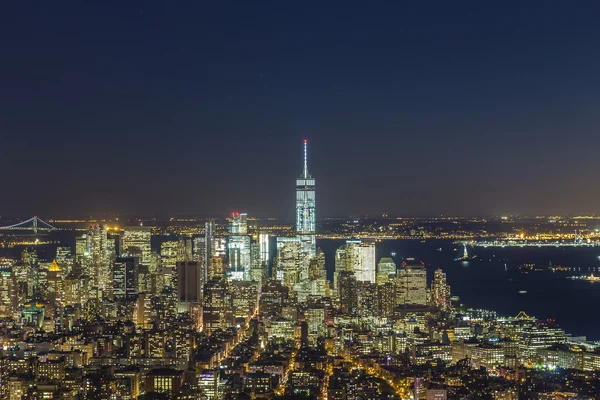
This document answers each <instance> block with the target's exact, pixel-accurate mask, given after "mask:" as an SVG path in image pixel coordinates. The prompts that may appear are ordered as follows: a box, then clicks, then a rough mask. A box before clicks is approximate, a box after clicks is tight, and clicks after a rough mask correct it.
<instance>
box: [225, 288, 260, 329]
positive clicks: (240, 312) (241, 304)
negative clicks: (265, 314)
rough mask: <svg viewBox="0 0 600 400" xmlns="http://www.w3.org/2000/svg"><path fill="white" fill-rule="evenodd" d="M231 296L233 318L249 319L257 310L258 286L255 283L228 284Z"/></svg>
mask: <svg viewBox="0 0 600 400" xmlns="http://www.w3.org/2000/svg"><path fill="white" fill-rule="evenodd" d="M230 285H231V289H232V290H231V292H232V294H233V313H234V316H235V318H236V319H237V318H243V319H246V320H248V319H250V317H251V316H252V314H254V310H256V309H257V308H258V285H257V283H256V282H244V281H234V282H231V283H230Z"/></svg>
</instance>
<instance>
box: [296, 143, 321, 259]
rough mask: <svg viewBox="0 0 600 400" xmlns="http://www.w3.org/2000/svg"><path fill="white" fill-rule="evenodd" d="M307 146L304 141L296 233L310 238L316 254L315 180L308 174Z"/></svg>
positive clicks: (297, 193)
mask: <svg viewBox="0 0 600 400" xmlns="http://www.w3.org/2000/svg"><path fill="white" fill-rule="evenodd" d="M307 145H308V141H307V140H304V170H303V171H302V175H301V176H300V177H299V178H298V179H296V232H297V234H298V235H308V236H310V237H311V238H310V240H311V242H312V244H313V245H314V251H315V252H316V240H315V234H316V231H317V219H316V214H315V208H316V207H315V205H316V204H315V179H314V178H313V177H312V176H311V175H310V174H309V173H308V161H307V157H308V154H307Z"/></svg>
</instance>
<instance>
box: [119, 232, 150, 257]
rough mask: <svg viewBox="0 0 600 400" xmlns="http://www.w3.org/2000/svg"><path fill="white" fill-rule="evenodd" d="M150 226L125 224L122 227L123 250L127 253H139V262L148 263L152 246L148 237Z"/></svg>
mask: <svg viewBox="0 0 600 400" xmlns="http://www.w3.org/2000/svg"><path fill="white" fill-rule="evenodd" d="M151 237H152V228H150V227H148V226H126V227H125V228H124V229H123V251H124V252H125V253H127V254H138V253H139V255H140V263H141V264H144V265H149V264H150V262H151V255H152V247H151V244H150V239H151Z"/></svg>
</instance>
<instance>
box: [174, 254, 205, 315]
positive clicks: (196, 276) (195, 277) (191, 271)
mask: <svg viewBox="0 0 600 400" xmlns="http://www.w3.org/2000/svg"><path fill="white" fill-rule="evenodd" d="M202 267H203V266H202V265H201V264H200V263H199V262H197V261H179V262H177V299H178V306H177V310H178V312H190V311H192V309H193V307H194V306H198V305H199V304H200V300H201V299H202V285H203V282H202V280H201V275H202Z"/></svg>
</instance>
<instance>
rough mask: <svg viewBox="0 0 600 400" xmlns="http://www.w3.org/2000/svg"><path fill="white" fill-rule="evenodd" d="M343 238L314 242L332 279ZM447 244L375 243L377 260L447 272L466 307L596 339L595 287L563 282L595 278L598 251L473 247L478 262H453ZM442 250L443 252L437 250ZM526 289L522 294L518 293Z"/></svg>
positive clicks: (599, 314)
mask: <svg viewBox="0 0 600 400" xmlns="http://www.w3.org/2000/svg"><path fill="white" fill-rule="evenodd" d="M343 243H344V241H343V240H319V241H318V244H319V246H320V247H321V249H322V250H323V251H324V253H325V257H326V263H327V264H326V265H327V273H328V277H329V278H330V279H332V277H333V269H334V257H335V250H336V249H337V248H338V247H339V246H341V245H342V244H343ZM456 247H457V246H456V245H453V244H452V243H451V242H448V241H427V242H425V243H422V242H420V241H414V240H413V241H411V240H386V241H382V242H379V243H377V259H378V260H379V258H381V257H384V256H387V257H389V256H390V254H391V252H396V254H397V255H396V257H395V260H396V262H397V264H399V263H400V261H401V259H402V258H404V257H414V258H415V259H417V260H420V261H423V262H424V263H425V265H426V266H427V272H428V275H429V279H431V277H432V275H433V271H435V269H437V268H441V269H442V270H444V272H446V274H447V279H448V283H449V284H450V286H451V289H452V295H456V296H459V297H460V302H461V303H463V304H465V305H466V306H468V307H473V308H487V309H492V310H495V311H497V312H498V313H499V314H500V315H504V316H514V315H517V314H518V313H519V311H525V312H526V313H527V314H529V315H533V316H535V317H537V318H540V319H546V318H552V319H555V320H556V321H557V322H558V323H559V325H560V326H561V327H563V328H564V329H565V330H566V331H567V332H568V333H571V334H573V335H585V336H587V337H588V339H589V340H600V283H592V282H586V281H575V280H571V279H566V277H567V276H572V275H589V274H590V273H594V274H595V275H600V260H599V259H598V256H599V255H600V248H587V247H564V248H556V247H522V248H521V247H506V248H487V249H486V248H480V247H478V248H475V249H474V250H473V249H469V250H470V251H473V252H474V254H476V255H477V256H478V258H479V260H474V261H469V262H456V261H453V260H454V258H456V256H457V255H458V254H461V250H462V249H461V248H459V249H457V251H455V250H454V249H455V248H456ZM438 248H442V251H438V250H437V249H438ZM549 262H552V265H563V266H568V267H572V268H576V269H578V270H576V271H571V272H569V271H566V272H562V271H558V272H555V273H553V272H550V271H545V272H530V273H528V274H523V273H521V272H518V271H517V270H516V267H517V266H518V265H521V264H525V263H535V264H538V265H541V264H543V265H548V264H549ZM522 290H526V291H527V293H526V294H519V291H522Z"/></svg>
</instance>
